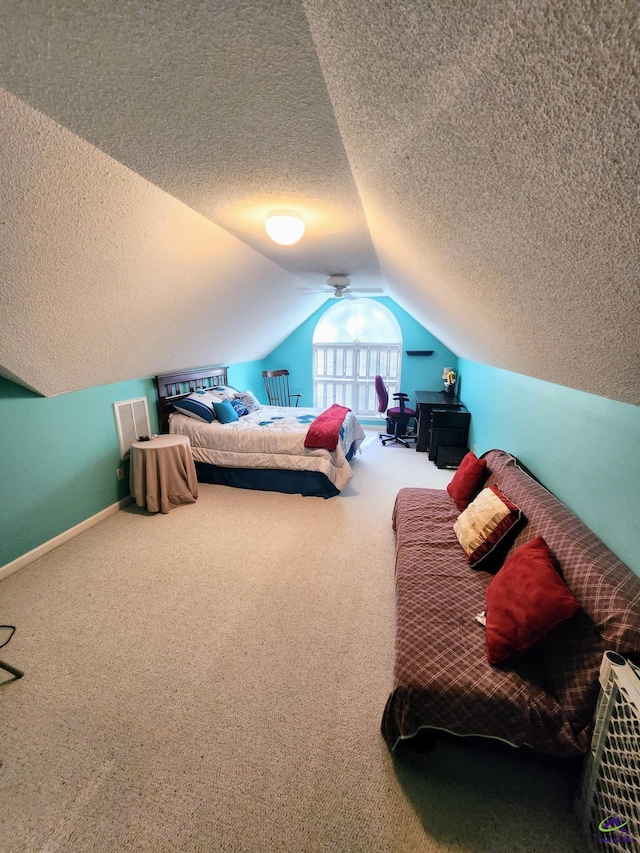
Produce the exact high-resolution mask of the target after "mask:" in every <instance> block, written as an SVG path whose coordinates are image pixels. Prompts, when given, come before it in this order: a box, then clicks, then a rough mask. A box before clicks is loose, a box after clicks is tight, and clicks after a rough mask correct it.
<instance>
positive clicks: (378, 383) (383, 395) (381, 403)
mask: <svg viewBox="0 0 640 853" xmlns="http://www.w3.org/2000/svg"><path fill="white" fill-rule="evenodd" d="M374 386H375V389H376V394H377V395H378V411H379V412H386V411H387V406H388V405H389V392H388V391H387V386H386V385H385V384H384V382H383V381H382V376H376V378H375V380H374Z"/></svg>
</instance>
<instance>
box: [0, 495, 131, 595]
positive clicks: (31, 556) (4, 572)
mask: <svg viewBox="0 0 640 853" xmlns="http://www.w3.org/2000/svg"><path fill="white" fill-rule="evenodd" d="M132 500H133V498H132V497H131V496H129V497H126V498H122V500H120V501H116V503H114V504H111V506H108V507H106V508H105V509H102V510H100V512H97V513H96V514H95V515H92V516H90V518H85V520H84V521H81V522H80V524H76V525H75V527H70V528H69V529H68V530H65V531H64V532H63V533H60V534H58V536H54V537H53V539H49V541H48V542H43V543H42V545H38V547H37V548H34V549H33V550H32V551H27V553H26V554H23V555H22V556H21V557H17V558H16V559H15V560H12V561H11V562H10V563H7V564H6V565H4V566H0V580H2V579H3V578H6V577H8V576H9V575H12V574H13V573H14V572H17V571H18V570H19V569H22V568H24V567H25V566H28V565H29V563H33V561H34V560H38V559H39V558H40V557H44V555H45V554H48V553H49V551H53V549H54V548H57V547H58V546H59V545H62V544H63V543H64V542H68V541H69V539H73V538H74V536H77V535H78V534H79V533H83V532H84V531H85V530H88V529H89V528H90V527H93V526H94V524H98V523H99V522H101V521H104V519H105V518H108V517H109V516H110V515H113V514H114V513H116V512H118V510H121V509H122V508H123V507H125V506H127V504H130V503H131V501H132Z"/></svg>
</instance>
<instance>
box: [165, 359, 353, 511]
mask: <svg viewBox="0 0 640 853" xmlns="http://www.w3.org/2000/svg"><path fill="white" fill-rule="evenodd" d="M220 386H225V387H226V386H228V381H227V368H226V367H215V368H200V369H198V370H191V371H183V372H181V373H172V374H165V375H162V376H156V389H157V393H158V416H159V421H160V429H161V431H162V432H169V433H179V434H181V435H187V436H188V437H189V440H190V442H191V452H192V454H193V458H194V461H195V466H196V473H197V476H198V480H199V481H200V482H203V483H216V484H219V485H228V486H235V487H237V488H245V489H260V490H264V491H276V492H286V493H288V494H301V495H305V496H316V497H323V498H330V497H333V496H335V495H338V494H340V492H342V490H343V489H344V488H345V486H346V485H347V484H348V483H349V481H350V480H351V478H352V476H353V471H352V469H351V466H350V464H349V462H350V460H351V459H352V458H353V456H354V455H355V453H356V452H357V451H358V449H359V447H360V445H361V444H362V441H363V440H364V438H365V433H364V430H363V429H362V427H361V425H360V424H359V422H358V420H357V419H356V417H355V415H354V414H353V412H351V411H349V412H347V414H346V416H345V419H344V422H343V424H342V426H341V428H340V436H339V439H338V443H337V445H336V448H335V450H329V449H326V448H308V447H305V446H304V443H305V438H306V436H307V432H308V430H309V427H310V425H311V424H312V423H313V422H314V421H315V420H316V419H317V418H318V416H319V415H320V414H321V413H322V409H312V408H294V407H287V408H284V407H279V406H260V408H259V409H258V410H257V411H253V412H250V413H249V414H248V415H244V416H242V417H240V418H239V419H238V420H237V421H235V422H233V423H226V424H223V423H220V422H219V421H217V420H215V421H213V423H204V422H202V421H198V420H195V419H194V418H192V417H187V416H186V415H184V414H180V413H178V412H177V411H175V409H174V405H175V404H178V405H179V404H180V401H181V400H183V399H184V398H186V397H188V396H189V395H190V394H193V393H195V392H197V391H200V390H207V389H214V388H216V387H220Z"/></svg>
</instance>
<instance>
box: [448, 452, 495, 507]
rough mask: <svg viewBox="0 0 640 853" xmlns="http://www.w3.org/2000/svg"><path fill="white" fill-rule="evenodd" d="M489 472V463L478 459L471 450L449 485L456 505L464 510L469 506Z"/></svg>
mask: <svg viewBox="0 0 640 853" xmlns="http://www.w3.org/2000/svg"><path fill="white" fill-rule="evenodd" d="M486 473H487V463H486V462H485V460H484V459H478V457H477V456H476V454H475V453H473V451H471V450H470V451H469V452H468V453H467V455H466V456H464V457H463V459H462V462H461V463H460V465H459V467H458V470H457V471H456V473H455V474H454V475H453V480H452V481H451V482H450V483H449V485H448V486H447V491H448V492H449V494H450V495H451V497H452V498H453V500H454V501H455V504H456V506H457V507H458V509H459V510H460V512H462V510H463V509H466V508H467V507H468V506H469V501H470V500H471V499H472V498H473V497H474V496H475V494H476V492H477V491H478V489H479V488H480V484H481V483H482V482H484V478H485V475H486Z"/></svg>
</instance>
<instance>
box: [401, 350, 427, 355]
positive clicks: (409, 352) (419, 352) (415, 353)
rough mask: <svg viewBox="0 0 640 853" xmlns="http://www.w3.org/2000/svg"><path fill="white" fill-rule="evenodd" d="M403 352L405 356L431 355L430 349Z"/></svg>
mask: <svg viewBox="0 0 640 853" xmlns="http://www.w3.org/2000/svg"><path fill="white" fill-rule="evenodd" d="M405 352H406V353H407V355H433V350H432V349H408V350H405Z"/></svg>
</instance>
